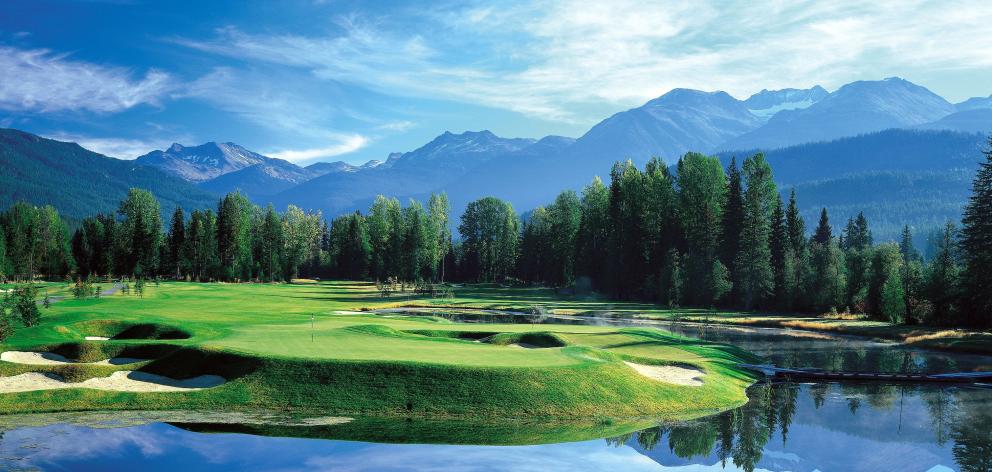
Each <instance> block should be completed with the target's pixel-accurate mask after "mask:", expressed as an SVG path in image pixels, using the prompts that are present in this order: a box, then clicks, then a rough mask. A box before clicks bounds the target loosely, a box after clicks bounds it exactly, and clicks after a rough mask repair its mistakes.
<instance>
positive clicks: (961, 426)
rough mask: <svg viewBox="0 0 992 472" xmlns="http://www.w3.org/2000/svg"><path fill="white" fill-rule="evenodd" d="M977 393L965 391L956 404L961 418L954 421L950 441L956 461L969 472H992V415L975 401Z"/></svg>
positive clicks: (951, 423)
mask: <svg viewBox="0 0 992 472" xmlns="http://www.w3.org/2000/svg"><path fill="white" fill-rule="evenodd" d="M975 393H976V392H974V391H971V392H968V391H962V393H961V395H959V396H958V398H955V399H954V400H952V401H955V402H956V403H957V405H958V407H959V409H960V410H959V414H958V415H956V417H955V418H951V419H950V420H949V421H948V423H949V424H950V428H949V429H950V437H951V439H952V440H953V441H954V447H953V449H952V451H953V453H954V460H955V462H957V463H958V466H960V467H961V470H962V471H965V472H978V471H981V472H987V471H992V411H989V408H988V404H987V403H985V402H982V401H978V400H977V399H975V398H972V397H975V396H977V395H975Z"/></svg>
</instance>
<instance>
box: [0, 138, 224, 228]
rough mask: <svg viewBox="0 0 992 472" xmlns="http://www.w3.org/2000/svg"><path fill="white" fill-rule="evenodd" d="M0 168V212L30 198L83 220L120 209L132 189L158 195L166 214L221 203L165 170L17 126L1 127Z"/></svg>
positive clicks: (29, 200) (30, 200) (71, 217)
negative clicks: (115, 157)
mask: <svg viewBox="0 0 992 472" xmlns="http://www.w3.org/2000/svg"><path fill="white" fill-rule="evenodd" d="M0 168H2V169H3V172H2V173H0V210H5V209H6V208H7V207H9V206H10V205H12V204H14V203H16V202H18V201H27V202H30V203H32V204H35V205H52V206H54V207H55V208H56V209H58V210H59V212H60V213H61V214H62V215H63V216H65V217H67V218H69V219H70V220H79V219H81V218H83V217H86V216H91V215H94V214H96V213H100V212H104V213H113V212H116V211H117V207H118V204H119V203H120V201H121V200H123V199H124V197H125V196H127V192H128V189H130V188H132V187H140V188H144V189H148V190H150V191H151V192H152V193H154V194H155V196H156V197H158V199H159V201H160V202H161V203H162V210H163V211H164V212H171V211H172V209H173V208H175V207H176V206H180V207H183V208H185V209H190V210H191V209H198V208H210V207H214V206H216V203H217V199H216V196H215V195H213V194H211V193H209V192H207V191H205V190H202V189H200V188H199V187H197V186H196V185H193V184H191V183H189V182H186V181H185V180H182V179H180V178H177V177H174V176H172V175H170V174H168V173H165V172H162V171H161V170H158V169H155V168H152V167H147V166H142V165H138V164H136V163H135V162H134V161H123V160H119V159H114V158H112V157H107V156H104V155H102V154H97V153H95V152H93V151H89V150H87V149H84V148H82V147H81V146H79V145H78V144H76V143H67V142H62V141H55V140H53V139H46V138H42V137H40V136H36V135H33V134H31V133H26V132H23V131H18V130H14V129H2V128H0Z"/></svg>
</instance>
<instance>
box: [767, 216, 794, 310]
mask: <svg viewBox="0 0 992 472" xmlns="http://www.w3.org/2000/svg"><path fill="white" fill-rule="evenodd" d="M782 205H783V204H782V198H781V196H780V197H779V198H778V200H777V202H776V203H775V209H774V211H773V212H772V222H771V223H772V226H771V233H770V235H769V239H768V246H769V251H770V253H771V264H772V272H773V274H774V280H775V286H774V290H773V292H774V295H773V297H772V298H773V300H774V301H775V307H776V308H778V309H780V310H791V309H792V304H793V302H794V300H795V292H796V282H797V278H796V272H795V265H796V254H795V252H794V249H793V247H792V244H791V242H790V241H789V230H788V227H787V223H786V216H785V209H784V208H783V207H782Z"/></svg>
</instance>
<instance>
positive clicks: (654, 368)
mask: <svg viewBox="0 0 992 472" xmlns="http://www.w3.org/2000/svg"><path fill="white" fill-rule="evenodd" d="M624 364H627V365H628V366H630V368H632V369H634V370H636V371H637V373H638V374H641V375H643V376H645V377H648V378H651V379H654V380H657V381H659V382H665V383H670V384H675V385H687V386H690V387H699V386H700V385H702V384H703V381H702V380H700V379H699V377H702V376H704V375H706V373H704V372H703V371H701V370H699V369H691V368H687V367H677V366H674V365H644V364H635V363H633V362H624Z"/></svg>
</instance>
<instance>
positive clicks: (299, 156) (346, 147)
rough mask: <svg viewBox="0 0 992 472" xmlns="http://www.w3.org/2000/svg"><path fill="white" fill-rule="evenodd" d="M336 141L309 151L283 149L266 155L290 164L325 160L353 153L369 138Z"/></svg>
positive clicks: (348, 138)
mask: <svg viewBox="0 0 992 472" xmlns="http://www.w3.org/2000/svg"><path fill="white" fill-rule="evenodd" d="M336 138H337V139H336V141H337V142H335V143H333V144H330V145H328V146H324V147H319V148H310V149H284V150H278V151H272V152H268V153H266V155H267V156H269V157H275V158H279V159H285V160H287V161H290V162H300V161H308V160H314V159H326V158H329V157H335V156H340V155H343V154H348V153H351V152H355V151H357V150H359V149H361V148H363V147H365V146H366V145H368V144H369V138H367V137H365V136H362V135H359V134H352V135H342V136H337V137H336Z"/></svg>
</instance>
